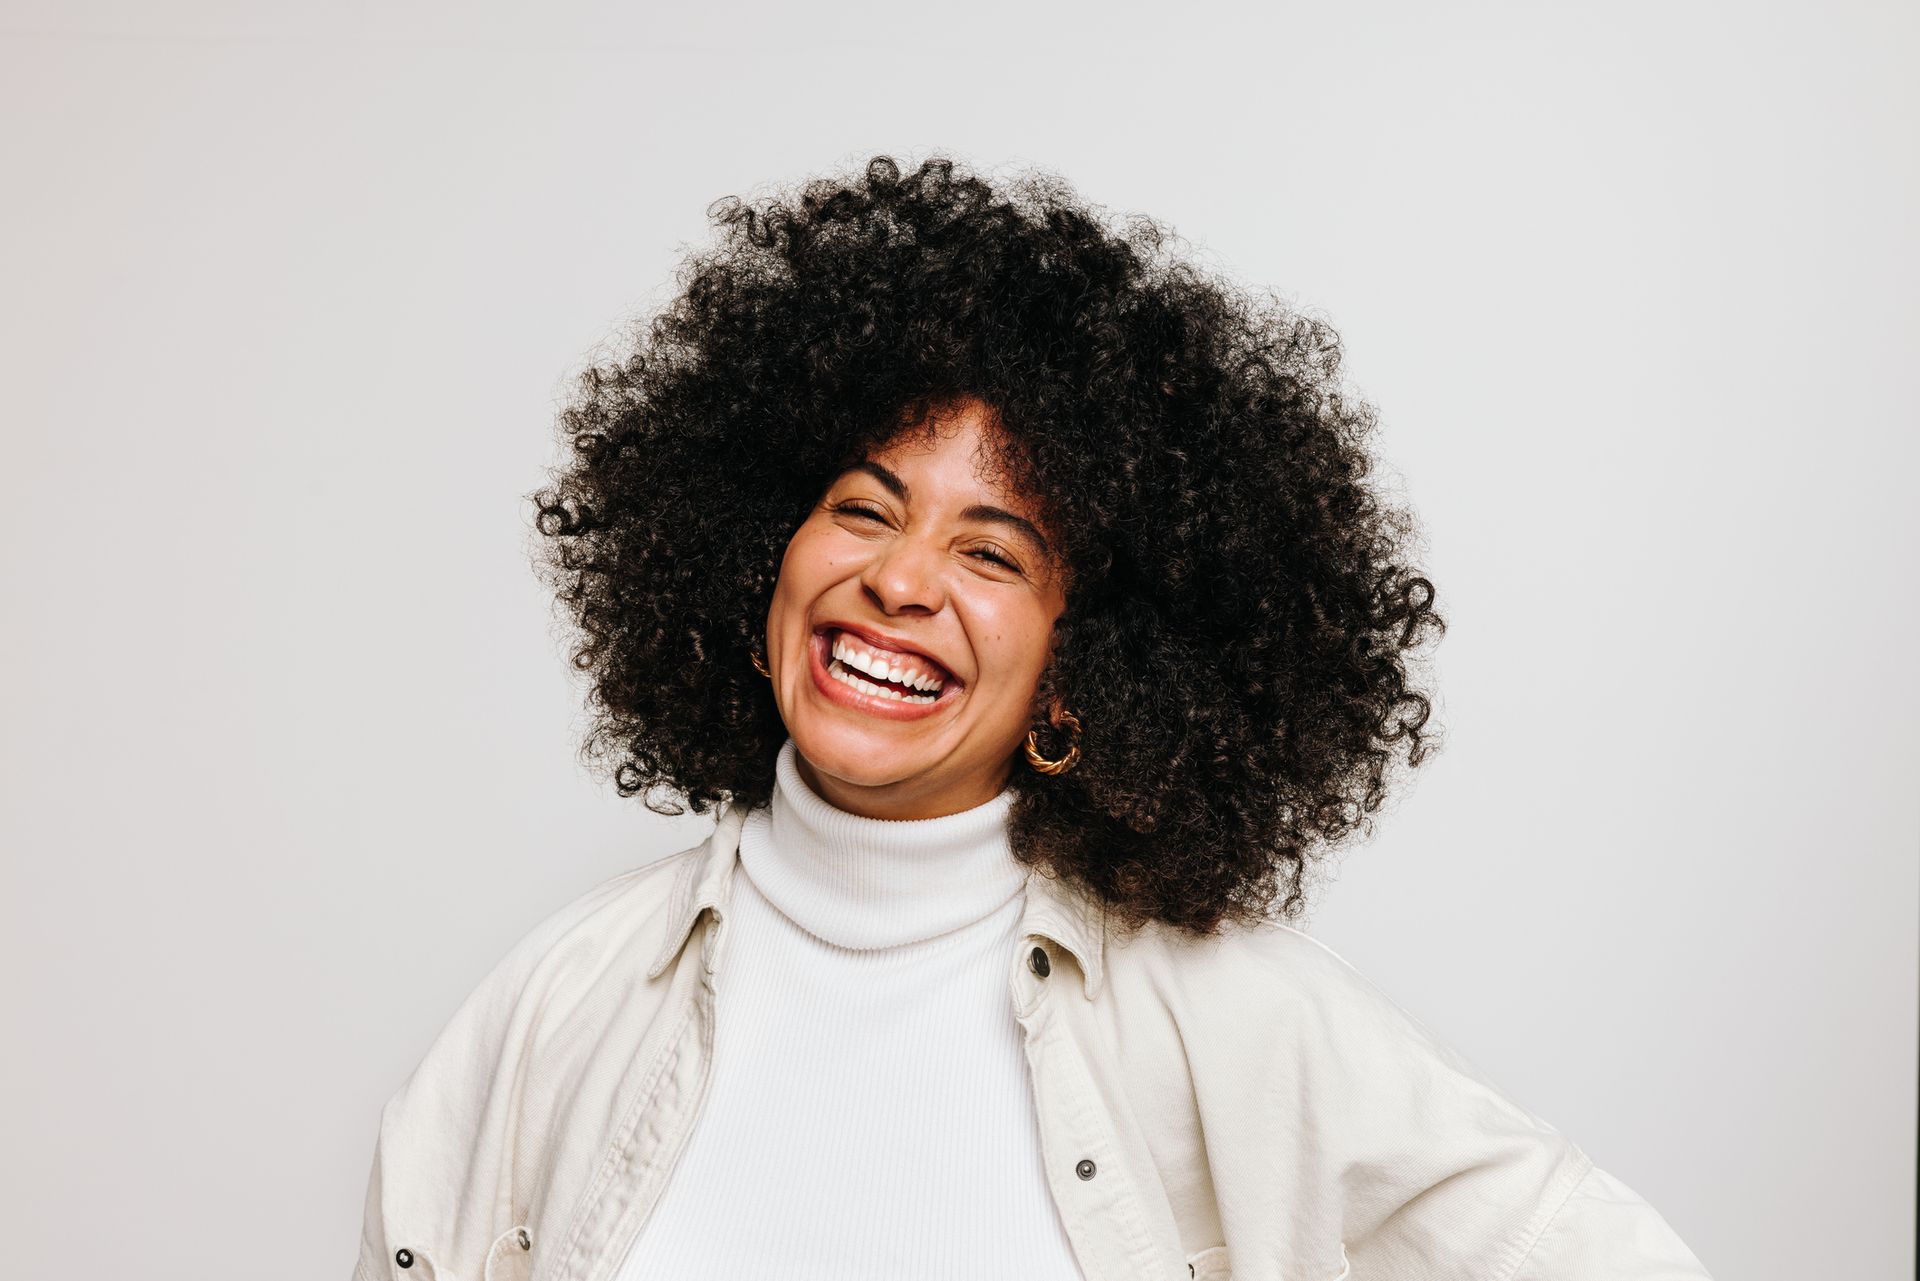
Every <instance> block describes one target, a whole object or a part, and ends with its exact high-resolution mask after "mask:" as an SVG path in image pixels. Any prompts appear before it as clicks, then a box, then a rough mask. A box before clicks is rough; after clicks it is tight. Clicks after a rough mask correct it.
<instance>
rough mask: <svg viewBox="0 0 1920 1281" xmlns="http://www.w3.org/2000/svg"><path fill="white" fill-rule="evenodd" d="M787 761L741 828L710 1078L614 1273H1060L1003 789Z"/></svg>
mask: <svg viewBox="0 0 1920 1281" xmlns="http://www.w3.org/2000/svg"><path fill="white" fill-rule="evenodd" d="M797 765H798V755H797V749H796V747H795V745H794V742H793V740H792V739H791V738H789V739H788V740H787V742H786V744H785V746H784V747H782V748H781V750H780V756H779V760H778V764H777V778H776V784H775V791H774V795H773V799H772V801H771V803H770V804H769V805H767V806H765V807H762V808H759V809H756V810H754V811H753V812H752V813H750V814H749V815H748V816H747V819H746V823H745V826H744V827H743V828H742V830H741V834H740V866H739V867H736V868H735V869H734V885H733V894H732V906H731V910H730V912H729V914H728V919H727V922H726V936H725V939H724V941H723V944H722V948H723V951H722V954H721V957H720V974H719V985H718V988H717V990H716V993H715V1002H716V1013H717V1026H716V1029H715V1047H714V1064H713V1076H712V1079H711V1082H710V1083H709V1087H708V1094H707V1099H706V1102H705V1104H704V1106H703V1108H702V1111H701V1115H700V1119H699V1121H698V1123H697V1124H696V1126H695V1127H694V1130H693V1134H692V1136H691V1137H690V1138H689V1140H688V1143H687V1149H686V1151H685V1152H683V1153H682V1154H681V1157H680V1159H679V1162H678V1163H677V1165H676V1166H675V1168H674V1170H673V1172H672V1175H671V1177H670V1178H669V1179H668V1182H667V1186H666V1189H665V1190H664V1192H663V1193H662V1195H661V1199H660V1201H659V1202H658V1203H657V1204H656V1205H655V1207H654V1209H653V1212H652V1214H651V1216H650V1217H649V1219H648V1221H647V1223H646V1226H645V1227H644V1228H643V1230H642V1232H641V1235H640V1238H639V1240H638V1241H637V1242H636V1244H635V1246H634V1248H633V1251H632V1253H631V1254H629V1255H628V1257H627V1259H626V1261H625V1263H624V1264H623V1266H622V1268H621V1270H620V1273H619V1281H741V1279H743V1278H778V1279H779V1281H866V1279H868V1278H871V1279H872V1281H881V1279H883V1278H884V1279H885V1281H901V1279H902V1278H924V1279H926V1281H963V1279H964V1281H984V1279H985V1278H995V1279H996V1281H1005V1279H1006V1278H1021V1281H1056V1279H1060V1281H1079V1279H1080V1277H1081V1273H1080V1270H1079V1267H1078V1266H1077V1265H1076V1263H1075V1262H1074V1258H1073V1251H1072V1247H1071V1245H1070V1244H1069V1242H1068V1240H1067V1237H1066V1231H1065V1228H1064V1226H1063V1225H1062V1223H1061V1221H1060V1215H1059V1211H1058V1209H1057V1208H1056V1207H1055V1205H1054V1202H1053V1196H1052V1193H1051V1192H1050V1190H1049V1189H1048V1187H1047V1183H1046V1177H1045V1174H1044V1171H1043V1169H1042V1166H1041V1158H1040V1147H1039V1129H1038V1123H1037V1121H1036V1119H1035V1116H1034V1111H1033V1099H1032V1092H1031V1087H1030V1085H1029V1084H1028V1075H1027V1074H1028V1067H1027V1061H1026V1054H1025V1048H1024V1045H1023V1043H1022V1039H1021V1033H1020V1027H1019V1024H1018V1023H1016V1022H1015V1021H1014V1017H1013V1011H1012V1008H1011V1005H1010V1003H1009V999H1010V998H1009V995H1008V983H1009V977H1010V973H1011V965H1012V961H1013V953H1014V931H1015V929H1016V927H1017V926H1018V924H1019V919H1020V913H1021V908H1022V906H1023V902H1024V892H1023V886H1024V884H1025V880H1026V869H1025V868H1023V867H1021V866H1020V865H1019V864H1018V863H1016V862H1015V861H1014V860H1013V854H1012V846H1011V844H1010V843H1009V839H1008V833H1007V817H1008V813H1009V811H1010V810H1011V808H1012V804H1013V793H1012V792H1011V791H1010V790H1009V791H1003V792H1002V793H1000V795H999V796H997V797H995V798H994V799H993V800H990V801H987V802H986V803H984V804H982V805H977V806H975V807H974V808H972V809H969V810H964V811H962V812H960V813H958V814H949V815H945V816H943V817H940V818H931V819H914V820H898V821H897V820H889V819H873V818H866V817H864V816H861V815H857V814H850V813H848V812H846V811H844V810H841V809H838V808H836V807H834V806H833V805H831V804H829V803H828V802H827V801H825V800H824V799H822V798H821V797H820V796H819V795H818V794H817V793H815V792H814V791H813V790H812V789H811V788H809V787H808V786H807V785H806V782H805V780H804V779H802V778H801V776H800V773H799V770H798V768H797Z"/></svg>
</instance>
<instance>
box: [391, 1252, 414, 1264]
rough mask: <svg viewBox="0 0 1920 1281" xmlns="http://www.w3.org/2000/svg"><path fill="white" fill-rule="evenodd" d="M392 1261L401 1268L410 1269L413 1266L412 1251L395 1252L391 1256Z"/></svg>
mask: <svg viewBox="0 0 1920 1281" xmlns="http://www.w3.org/2000/svg"><path fill="white" fill-rule="evenodd" d="M393 1261H394V1262H395V1263H397V1264H399V1265H400V1266H401V1267H403V1268H410V1267H412V1266H413V1251H411V1250H396V1251H395V1252H394V1255H393Z"/></svg>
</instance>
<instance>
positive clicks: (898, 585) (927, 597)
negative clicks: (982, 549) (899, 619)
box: [860, 535, 946, 614]
mask: <svg viewBox="0 0 1920 1281" xmlns="http://www.w3.org/2000/svg"><path fill="white" fill-rule="evenodd" d="M942 555H943V553H942V552H941V551H940V550H939V549H938V548H937V547H935V546H933V544H932V542H931V541H930V540H928V539H924V538H914V537H911V536H908V535H902V536H901V537H899V538H895V539H892V540H891V541H889V542H888V544H887V546H886V548H885V549H884V550H882V551H880V552H879V553H878V554H876V555H875V556H874V558H873V559H872V561H870V562H869V563H868V564H867V567H866V569H865V571H864V572H862V573H861V575H860V583H861V586H862V587H863V588H865V589H866V593H867V597H868V599H870V600H871V601H873V603H874V604H875V605H876V606H878V607H879V608H880V609H881V610H883V611H885V612H886V613H888V614H912V613H927V614H937V613H939V612H940V608H941V606H942V605H944V604H945V603H946V588H945V586H944V585H943V583H942V579H941V557H942Z"/></svg>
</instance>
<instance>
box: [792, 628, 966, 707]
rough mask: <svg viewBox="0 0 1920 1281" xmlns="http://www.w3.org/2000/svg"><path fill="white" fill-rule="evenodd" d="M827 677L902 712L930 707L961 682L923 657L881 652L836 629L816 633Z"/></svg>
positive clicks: (956, 688)
mask: <svg viewBox="0 0 1920 1281" xmlns="http://www.w3.org/2000/svg"><path fill="white" fill-rule="evenodd" d="M817 637H818V639H817V640H816V641H815V645H816V647H817V649H818V653H819V657H820V662H821V666H822V667H823V668H824V669H825V671H826V674H827V677H828V678H829V679H830V680H833V681H836V682H838V683H839V684H841V685H844V686H846V687H847V688H848V689H851V690H853V691H854V692H856V693H859V694H863V695H865V696H867V697H869V698H874V699H881V700H884V701H888V702H893V703H898V704H900V705H901V706H902V708H903V709H904V708H912V707H931V706H933V705H934V704H936V703H939V702H941V701H943V700H945V699H948V698H951V697H952V696H953V695H954V694H955V693H957V692H958V691H959V688H960V681H959V680H958V679H957V678H956V677H955V676H954V675H953V673H951V672H949V671H948V670H947V669H946V668H944V667H942V666H941V665H940V664H939V663H936V662H934V661H933V660H932V659H930V658H928V657H926V656H925V655H923V654H902V653H896V652H894V651H892V650H887V649H882V648H880V647H878V646H875V645H873V644H871V643H869V642H867V641H866V640H864V639H862V638H860V637H858V636H855V635H853V634H851V633H848V632H844V631H841V630H840V629H839V628H837V627H828V628H825V629H823V630H822V631H821V632H819V633H817Z"/></svg>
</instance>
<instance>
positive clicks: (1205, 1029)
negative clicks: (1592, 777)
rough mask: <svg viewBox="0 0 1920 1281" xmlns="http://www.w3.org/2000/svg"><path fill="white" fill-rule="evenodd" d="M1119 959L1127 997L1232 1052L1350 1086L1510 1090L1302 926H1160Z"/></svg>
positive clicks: (1121, 995) (1193, 1038) (1186, 1034)
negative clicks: (1287, 1063)
mask: <svg viewBox="0 0 1920 1281" xmlns="http://www.w3.org/2000/svg"><path fill="white" fill-rule="evenodd" d="M1115 962H1116V963H1115V964H1114V966H1113V970H1114V973H1113V981H1114V983H1115V985H1116V1000H1117V1001H1118V1002H1119V1003H1121V1004H1122V1005H1125V1004H1128V1003H1132V1004H1134V1005H1136V1006H1137V1005H1139V1004H1140V1003H1141V1002H1143V1001H1144V1002H1151V1003H1153V1004H1155V1005H1157V1006H1161V1007H1163V1009H1164V1015H1165V1016H1166V1017H1168V1018H1169V1020H1170V1021H1171V1022H1172V1023H1173V1024H1174V1025H1175V1026H1176V1027H1178V1028H1179V1029H1180V1032H1181V1036H1182V1038H1183V1040H1185V1041H1187V1042H1188V1043H1189V1044H1192V1043H1194V1042H1204V1043H1207V1044H1209V1045H1211V1046H1214V1047H1218V1048H1219V1049H1220V1051H1221V1053H1222V1055H1223V1056H1224V1057H1225V1058H1228V1059H1235V1058H1237V1059H1240V1060H1242V1061H1245V1060H1247V1059H1256V1060H1258V1059H1266V1058H1269V1057H1270V1056H1272V1055H1275V1054H1285V1055H1287V1056H1289V1057H1290V1058H1291V1059H1292V1061H1293V1065H1294V1068H1295V1070H1297V1071H1299V1072H1301V1073H1304V1074H1306V1075H1308V1076H1311V1077H1318V1078H1323V1079H1326V1080H1329V1081H1331V1080H1334V1079H1338V1080H1340V1081H1342V1082H1344V1083H1345V1085H1346V1088H1349V1089H1354V1088H1359V1089H1365V1088H1368V1087H1374V1088H1378V1089H1383V1090H1386V1091H1390V1092H1391V1091H1396V1090H1397V1091H1405V1090H1408V1089H1416V1090H1417V1089H1419V1088H1421V1086H1422V1083H1425V1084H1426V1085H1431V1084H1432V1083H1434V1082H1436V1081H1439V1080H1443V1079H1444V1080H1446V1081H1449V1082H1451V1083H1453V1084H1454V1085H1455V1086H1457V1087H1459V1088H1462V1089H1464V1090H1466V1091H1467V1092H1469V1093H1474V1094H1481V1095H1488V1096H1496V1095H1498V1094H1499V1091H1498V1090H1497V1089H1496V1088H1495V1087H1494V1085H1493V1083H1492V1082H1491V1081H1490V1080H1488V1079H1487V1077H1486V1075H1485V1073H1483V1072H1482V1071H1481V1070H1480V1069H1479V1068H1478V1067H1477V1066H1476V1065H1474V1064H1473V1063H1472V1062H1471V1061H1469V1060H1468V1059H1467V1058H1466V1057H1465V1056H1464V1055H1463V1054H1461V1053H1460V1052H1459V1051H1458V1050H1457V1049H1456V1048H1455V1047H1454V1046H1453V1045H1452V1044H1450V1043H1449V1042H1448V1041H1447V1040H1446V1039H1445V1038H1444V1037H1442V1036H1440V1035H1439V1034H1438V1033H1436V1032H1435V1031H1434V1030H1432V1029H1431V1028H1429V1027H1428V1025H1427V1024H1426V1023H1424V1022H1422V1021H1421V1020H1420V1019H1419V1018H1417V1017H1416V1016H1414V1015H1413V1014H1412V1013H1411V1012H1409V1011H1408V1010H1407V1009H1406V1008H1405V1007H1404V1006H1403V1005H1401V1004H1400V1003H1399V1002H1398V1001H1397V1000H1395V999H1394V998H1393V997H1392V996H1390V995H1388V993H1387V992H1386V991H1384V990H1383V989H1382V988H1381V987H1380V985H1379V984H1377V983H1375V982H1374V981H1373V980H1372V979H1371V978H1369V977H1368V976H1367V975H1366V974H1365V973H1363V972H1362V971H1361V969H1360V968H1359V967H1358V966H1356V965H1355V964H1354V963H1353V962H1351V961H1349V960H1348V959H1347V958H1346V957H1345V956H1344V955H1342V954H1341V953H1340V952H1338V951H1336V950H1335V949H1334V948H1332V947H1331V946H1329V945H1328V944H1326V943H1324V942H1322V941H1321V940H1319V939H1317V938H1315V937H1313V936H1312V935H1311V934H1308V933H1306V932H1305V931H1303V930H1300V929H1297V928H1295V927H1293V926H1290V925H1283V924H1279V923H1275V922H1265V923H1261V924H1258V925H1253V926H1245V927H1232V928H1229V929H1228V930H1225V931H1223V932H1222V933H1220V934H1218V935H1215V936H1212V937H1208V938H1196V937H1193V936H1191V935H1187V934H1183V933H1180V932H1178V931H1171V930H1165V929H1161V928H1158V927H1149V929H1148V930H1147V931H1143V932H1142V934H1141V935H1140V936H1139V937H1138V939H1137V941H1136V942H1134V943H1132V944H1130V945H1127V946H1124V947H1123V948H1122V949H1121V950H1120V954H1119V956H1117V957H1116V958H1115Z"/></svg>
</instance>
